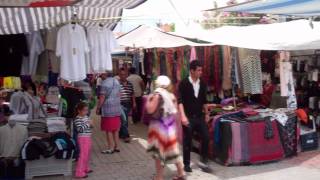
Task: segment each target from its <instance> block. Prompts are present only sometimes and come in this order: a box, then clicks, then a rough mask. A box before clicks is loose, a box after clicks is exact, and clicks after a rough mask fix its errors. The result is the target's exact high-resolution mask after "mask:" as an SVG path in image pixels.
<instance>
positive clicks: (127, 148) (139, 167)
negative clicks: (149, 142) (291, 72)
mask: <svg viewBox="0 0 320 180" xmlns="http://www.w3.org/2000/svg"><path fill="white" fill-rule="evenodd" d="M129 126H130V132H131V135H132V138H133V139H132V142H131V143H129V144H126V143H123V142H121V144H120V149H121V152H120V153H116V154H112V155H107V154H101V153H100V151H101V150H103V149H104V147H105V137H104V134H102V132H101V131H99V120H96V121H95V129H94V134H93V142H94V144H93V151H92V156H91V167H92V169H93V170H94V172H93V173H92V174H90V175H89V178H87V179H88V180H144V179H148V180H149V179H152V177H153V176H154V173H155V169H154V163H153V160H152V158H151V157H150V156H149V155H148V154H147V153H146V151H145V148H146V133H147V127H146V126H145V125H143V124H138V125H133V124H130V125H129ZM197 158H198V156H197V154H192V159H193V164H192V168H193V172H192V173H191V174H188V176H187V179H190V180H207V179H208V180H220V179H230V180H320V151H311V152H305V153H300V154H299V155H298V156H297V157H294V158H290V159H285V160H282V161H279V162H273V163H268V164H262V165H252V166H236V167H225V166H221V165H218V164H216V163H214V162H210V165H211V166H212V168H213V170H214V172H213V174H207V173H204V172H202V171H201V170H200V169H199V168H198V167H197V166H196V163H197ZM175 173H176V171H175V166H174V165H168V166H167V167H166V179H172V177H173V176H174V175H175ZM36 179H43V180H64V179H68V180H69V179H72V177H64V176H50V177H41V178H36Z"/></svg>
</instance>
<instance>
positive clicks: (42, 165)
mask: <svg viewBox="0 0 320 180" xmlns="http://www.w3.org/2000/svg"><path fill="white" fill-rule="evenodd" d="M25 163H26V169H25V178H26V179H32V178H34V177H37V176H49V175H59V174H61V175H64V176H71V175H72V159H68V160H65V159H56V158H55V157H50V158H40V159H39V160H34V161H25Z"/></svg>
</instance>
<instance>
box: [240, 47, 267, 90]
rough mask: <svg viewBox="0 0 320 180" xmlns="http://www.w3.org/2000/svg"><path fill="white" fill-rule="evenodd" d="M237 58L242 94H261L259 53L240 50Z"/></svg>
mask: <svg viewBox="0 0 320 180" xmlns="http://www.w3.org/2000/svg"><path fill="white" fill-rule="evenodd" d="M239 57H240V58H239V59H240V69H241V74H242V83H243V92H244V93H249V94H261V93H262V71H261V61H260V52H259V51H258V50H251V49H240V51H239Z"/></svg>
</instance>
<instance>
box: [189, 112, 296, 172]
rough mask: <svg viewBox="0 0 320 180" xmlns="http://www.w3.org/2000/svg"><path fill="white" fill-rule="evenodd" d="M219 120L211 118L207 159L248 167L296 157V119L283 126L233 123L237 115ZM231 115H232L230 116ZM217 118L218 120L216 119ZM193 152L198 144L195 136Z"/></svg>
mask: <svg viewBox="0 0 320 180" xmlns="http://www.w3.org/2000/svg"><path fill="white" fill-rule="evenodd" d="M233 113H234V114H235V116H234V117H226V118H223V120H221V119H220V122H218V121H219V118H217V116H214V117H212V120H211V121H210V123H209V124H208V127H209V133H210V147H209V152H210V153H209V157H210V158H211V159H213V160H214V161H216V162H218V163H220V164H223V165H226V166H231V165H249V164H260V163H266V162H271V161H278V160H281V159H283V158H285V157H291V156H295V155H297V144H298V142H297V118H296V116H295V115H294V114H291V115H290V116H288V120H287V121H286V123H285V125H282V124H281V123H279V122H278V121H277V120H273V121H268V122H267V120H266V119H265V118H260V119H255V120H236V119H237V117H239V116H240V114H237V113H239V112H233ZM231 114H232V113H231ZM219 117H220V116H219ZM195 139H196V143H194V145H196V148H201V147H200V144H201V143H199V142H200V140H199V138H198V137H197V136H196V138H195Z"/></svg>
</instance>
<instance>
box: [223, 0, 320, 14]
mask: <svg viewBox="0 0 320 180" xmlns="http://www.w3.org/2000/svg"><path fill="white" fill-rule="evenodd" d="M220 10H222V11H227V12H247V13H258V14H259V13H260V14H278V15H295V16H319V15H320V1H319V0H254V1H252V2H245V3H242V4H239V5H235V6H231V7H226V8H221V9H220Z"/></svg>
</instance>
